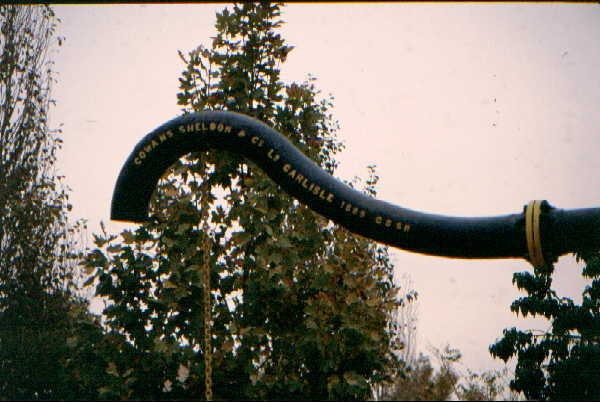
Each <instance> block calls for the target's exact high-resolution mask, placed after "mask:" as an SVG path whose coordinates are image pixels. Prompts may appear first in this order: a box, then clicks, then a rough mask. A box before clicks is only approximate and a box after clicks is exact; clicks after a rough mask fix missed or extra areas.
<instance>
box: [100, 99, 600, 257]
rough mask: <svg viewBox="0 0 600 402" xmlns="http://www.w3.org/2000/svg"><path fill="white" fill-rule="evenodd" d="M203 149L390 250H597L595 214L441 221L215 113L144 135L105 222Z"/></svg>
mask: <svg viewBox="0 0 600 402" xmlns="http://www.w3.org/2000/svg"><path fill="white" fill-rule="evenodd" d="M211 148H219V149H226V150H230V151H233V152H237V153H240V154H242V155H244V156H246V157H248V158H249V159H250V160H252V161H253V162H255V163H256V164H257V165H258V166H260V167H261V168H262V169H263V170H264V171H265V172H266V173H267V174H268V175H269V176H270V177H271V178H272V179H273V180H274V181H275V182H276V183H278V184H279V185H280V186H281V187H282V188H283V189H284V190H285V191H286V192H287V193H289V194H291V195H293V196H294V197H296V198H297V199H299V200H300V201H302V202H303V203H305V204H306V205H308V206H309V207H310V208H312V209H313V210H315V211H316V212H318V213H320V214H321V215H323V216H325V217H327V218H329V219H331V220H332V221H334V222H336V223H338V224H340V225H342V226H344V227H346V228H347V229H349V230H350V231H352V232H354V233H357V234H360V235H362V236H365V237H368V238H370V239H373V240H376V241H378V242H381V243H384V244H387V245H390V246H393V247H398V248H401V249H405V250H409V251H415V252H419V253H424V254H429V255H438V256H444V257H455V258H519V257H522V258H526V259H528V260H529V261H530V262H532V263H533V264H534V265H543V264H545V263H547V262H550V261H553V260H554V259H556V258H557V257H558V256H559V255H561V254H565V253H567V252H573V251H578V250H581V249H582V247H585V249H590V248H593V249H597V248H599V246H600V209H582V210H574V211H565V210H558V209H555V208H553V207H551V206H550V205H549V204H548V203H547V202H545V201H544V202H541V203H540V202H535V203H533V204H531V205H530V206H527V207H526V208H525V210H524V212H522V213H518V214H512V215H503V216H494V217H448V216H442V215H433V214H426V213H422V212H417V211H414V210H410V209H406V208H401V207H398V206H396V205H392V204H390V203H387V202H385V201H380V200H377V199H375V198H372V197H369V196H367V195H365V194H362V193H360V192H358V191H356V190H353V189H352V188H350V187H348V186H347V185H345V184H343V183H342V182H340V181H339V180H337V179H335V178H334V177H332V176H331V175H329V174H328V173H327V172H325V171H324V170H322V169H321V168H320V167H319V166H318V165H317V164H316V163H314V162H313V161H311V160H310V159H309V158H307V157H306V156H305V155H304V154H302V153H301V152H300V151H299V150H298V149H297V148H296V147H295V146H294V145H293V144H292V143H291V142H290V141H289V140H288V139H287V138H285V137H284V136H282V135H281V134H280V133H278V132H277V131H275V130H273V129H272V128H270V127H268V126H267V125H266V124H264V123H262V122H260V121H258V120H256V119H254V118H251V117H248V116H245V115H242V114H238V113H234V112H222V111H207V112H202V113H192V114H187V115H183V116H180V117H177V118H175V119H172V120H170V121H169V122H167V123H165V124H163V125H161V126H160V127H158V128H157V129H155V130H154V131H152V132H151V133H150V134H148V135H146V136H145V137H144V138H143V139H142V140H141V141H140V142H139V143H138V144H137V146H136V147H135V149H134V150H133V152H132V154H131V155H130V156H129V158H128V159H127V161H126V163H125V165H124V166H123V168H122V170H121V173H120V175H119V178H118V180H117V184H116V187H115V190H114V194H113V199H112V208H111V219H114V220H124V221H133V222H142V221H144V220H146V219H147V215H148V205H149V201H150V197H151V195H152V193H153V191H154V189H155V187H156V184H157V182H158V179H159V178H160V177H161V176H162V175H163V174H164V172H165V171H166V169H167V168H168V167H169V166H170V165H171V164H173V163H174V162H175V161H176V160H177V159H178V158H180V157H182V156H184V155H186V154H188V153H190V152H193V151H201V150H207V149H211ZM528 208H529V212H527V211H528ZM527 219H529V220H527ZM542 243H543V247H542V246H541V244H542ZM536 244H537V246H536ZM536 247H537V248H536ZM536 252H537V253H538V254H539V256H538V257H537V258H534V257H535V256H533V254H535V253H536Z"/></svg>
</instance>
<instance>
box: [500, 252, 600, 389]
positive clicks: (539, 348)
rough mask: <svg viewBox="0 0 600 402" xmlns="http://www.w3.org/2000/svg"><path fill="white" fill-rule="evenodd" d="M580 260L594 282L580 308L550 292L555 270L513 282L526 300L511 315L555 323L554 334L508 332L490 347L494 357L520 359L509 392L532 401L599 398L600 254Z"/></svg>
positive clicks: (516, 304) (518, 275)
mask: <svg viewBox="0 0 600 402" xmlns="http://www.w3.org/2000/svg"><path fill="white" fill-rule="evenodd" d="M577 259H578V261H580V260H583V261H585V263H586V266H585V267H584V268H583V272H582V274H583V276H585V277H587V278H589V279H590V280H591V281H592V282H591V285H589V286H586V288H585V289H584V292H583V300H582V303H581V305H577V304H575V303H574V302H573V300H571V299H569V298H566V297H559V296H558V295H557V293H556V291H554V290H553V289H551V285H552V273H553V269H554V267H553V266H551V265H549V266H546V267H543V268H538V269H535V270H534V272H533V274H532V273H529V272H520V273H516V274H515V275H514V277H513V283H516V285H517V287H518V288H519V289H521V290H525V291H526V292H527V296H525V297H521V298H519V299H517V300H515V301H514V302H513V304H512V305H511V310H512V311H514V312H515V313H517V314H519V313H521V314H523V315H524V316H527V315H528V314H532V315H533V316H536V315H540V316H543V317H546V318H547V319H549V320H550V321H551V328H550V330H549V331H547V332H542V333H534V331H520V330H518V329H517V328H511V329H505V330H504V336H503V337H502V338H501V339H499V340H498V341H497V342H496V343H495V344H493V345H491V346H490V353H491V354H492V355H493V356H495V357H498V358H500V359H502V360H504V361H507V360H508V359H510V358H511V357H516V358H517V365H516V368H515V378H514V380H513V381H512V382H511V388H512V389H513V390H515V391H518V392H523V393H524V394H525V396H526V397H527V398H528V399H542V400H555V399H558V400H564V399H573V400H598V399H600V384H599V383H598V378H600V377H599V376H600V253H597V252H581V253H578V254H577Z"/></svg>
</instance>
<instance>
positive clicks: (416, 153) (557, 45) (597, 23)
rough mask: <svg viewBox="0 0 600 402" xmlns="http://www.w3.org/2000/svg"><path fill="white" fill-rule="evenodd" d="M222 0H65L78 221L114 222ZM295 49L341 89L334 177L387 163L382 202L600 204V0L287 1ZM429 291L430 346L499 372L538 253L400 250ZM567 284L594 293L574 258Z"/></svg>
mask: <svg viewBox="0 0 600 402" xmlns="http://www.w3.org/2000/svg"><path fill="white" fill-rule="evenodd" d="M224 6H225V4H208V5H202V4H198V5H194V4H180V5H166V4H164V5H103V6H89V5H68V6H54V8H55V10H56V12H57V15H58V16H59V18H61V19H62V21H63V22H62V24H61V27H60V32H61V35H63V36H65V37H66V41H65V42H64V44H63V46H62V47H61V48H60V50H59V53H58V55H57V56H56V57H55V60H56V66H55V67H56V70H57V71H58V72H59V77H58V80H59V82H58V83H57V84H56V86H55V90H54V97H55V99H56V100H57V107H56V108H55V109H54V111H53V113H52V124H54V125H55V126H58V125H59V124H63V126H62V130H63V134H62V138H63V139H64V141H65V144H64V149H63V151H62V152H61V154H60V158H61V160H60V165H59V166H60V169H61V173H63V174H65V175H66V176H67V183H68V184H69V185H70V187H71V188H72V194H71V201H72V203H73V204H74V210H73V218H79V217H81V218H87V219H88V220H89V226H90V231H96V230H98V227H99V226H98V225H99V222H100V221H104V222H105V223H107V224H108V227H109V228H110V229H111V230H113V231H118V230H120V229H121V228H123V227H126V226H127V225H124V224H119V223H114V222H109V219H110V218H109V209H110V199H111V196H112V191H113V186H114V184H115V180H116V178H117V175H118V172H119V170H120V168H121V166H122V164H123V163H124V161H125V159H126V158H127V156H128V155H129V153H130V152H131V151H132V149H133V147H134V146H135V144H136V143H137V142H138V141H139V140H140V139H141V138H142V137H143V136H144V135H145V134H146V133H148V132H149V131H151V130H153V129H154V128H155V127H157V126H158V125H160V124H162V123H163V122H165V121H167V120H169V119H171V118H172V117H175V116H176V115H178V114H179V107H178V106H177V105H176V93H177V91H178V78H179V76H180V73H181V71H182V70H183V68H184V65H183V63H182V62H181V61H180V59H179V58H178V56H177V50H182V51H183V52H184V53H185V52H187V51H188V50H191V49H193V48H195V47H196V46H197V45H199V44H201V43H202V44H205V45H209V44H210V37H211V36H214V34H215V30H214V21H215V11H217V10H220V9H222V8H223V7H224ZM283 19H284V20H285V21H286V24H285V25H284V27H283V29H282V34H283V36H284V38H286V40H287V41H288V43H289V44H291V45H294V46H295V49H294V50H293V52H292V53H291V54H290V56H289V58H288V62H287V63H285V64H284V65H282V79H283V80H284V81H286V82H289V81H302V80H304V79H305V78H306V76H307V74H308V73H311V74H313V75H315V76H316V77H317V78H318V81H317V86H318V87H319V88H320V89H321V90H322V91H323V93H324V94H328V93H331V94H333V95H334V96H335V109H334V110H333V113H334V116H335V117H336V118H337V119H338V120H339V121H340V123H341V131H340V137H341V139H342V140H343V141H344V142H345V144H346V150H345V151H344V152H343V153H342V154H341V155H340V158H339V159H340V160H341V166H340V169H339V170H338V172H337V173H336V176H337V177H339V178H341V179H351V178H352V177H353V176H355V175H359V176H363V177H364V176H365V173H366V166H367V165H368V164H376V165H377V166H378V173H379V175H380V176H381V181H380V186H379V198H381V199H384V200H386V201H389V202H392V203H394V204H397V205H401V206H405V207H408V208H411V209H416V210H421V211H426V212H431V213H439V214H448V215H460V216H486V215H498V214H509V213H517V212H520V211H521V210H522V208H523V206H524V205H525V204H526V203H527V202H528V201H530V200H533V199H547V200H548V201H550V203H551V204H552V205H554V206H556V207H560V208H583V207H593V206H598V205H600V187H599V186H598V180H597V176H596V175H597V172H599V171H600V158H598V154H599V151H600V136H599V132H598V131H599V127H600V114H599V113H598V105H600V74H598V72H599V71H600V47H599V46H598V38H600V6H598V5H596V4H565V3H559V4H551V3H548V4H518V3H517V4H515V3H510V4H500V3H494V4H485V3H482V4H472V3H471V4H469V3H456V4H447V3H445V4H435V3H426V4H418V3H408V4H403V3H374V4H368V3H346V4H343V3H340V4H289V5H287V6H286V7H284V9H283ZM392 255H393V260H394V263H395V265H396V269H397V272H398V274H399V275H401V274H402V273H408V274H409V275H410V276H411V278H412V279H413V282H414V287H415V289H416V290H417V291H418V292H419V294H420V297H419V299H420V301H419V323H418V327H419V329H418V347H419V349H420V350H422V351H424V352H428V347H429V346H430V345H433V346H435V347H443V346H444V345H445V344H446V343H449V344H450V345H451V346H453V347H456V348H459V349H460V350H461V351H462V353H463V355H464V363H465V365H466V366H467V367H469V368H471V369H474V370H483V369H489V368H498V367H501V366H502V364H501V362H500V361H497V360H493V359H492V358H491V357H490V355H489V353H488V346H489V345H490V344H491V343H493V342H494V341H495V340H496V339H497V338H498V337H500V336H501V334H502V329H503V328H508V327H512V326H517V327H520V328H540V329H545V328H546V327H547V326H548V325H547V323H546V322H544V321H542V320H524V319H522V318H517V317H516V316H515V315H514V314H512V313H511V312H510V310H509V306H510V304H511V302H512V301H513V300H514V299H515V298H517V297H519V296H522V295H523V294H521V293H519V292H518V291H517V290H516V289H515V288H514V287H513V285H512V283H511V280H512V275H513V273H514V272H517V271H523V270H530V269H531V268H530V266H529V265H528V264H527V263H526V262H525V261H524V260H500V261H498V260H496V261H483V260H473V261H465V260H452V259H444V258H438V257H428V256H423V255H419V254H413V253H409V252H405V251H402V250H393V252H392ZM556 269H557V273H556V275H555V287H556V289H557V290H558V292H559V294H560V295H563V296H568V297H572V298H574V299H575V300H577V301H580V300H581V292H582V290H583V287H584V286H585V283H586V282H585V281H584V280H583V279H582V278H581V275H580V271H581V267H580V266H577V264H575V262H574V260H573V259H572V258H571V257H564V258H561V259H560V261H559V263H558V264H557V265H556Z"/></svg>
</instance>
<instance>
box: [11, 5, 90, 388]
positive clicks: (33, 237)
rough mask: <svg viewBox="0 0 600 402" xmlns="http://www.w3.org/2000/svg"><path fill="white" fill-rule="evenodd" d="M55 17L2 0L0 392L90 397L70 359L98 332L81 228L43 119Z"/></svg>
mask: <svg viewBox="0 0 600 402" xmlns="http://www.w3.org/2000/svg"><path fill="white" fill-rule="evenodd" d="M57 23H58V21H57V19H56V17H55V16H54V13H53V11H52V9H51V8H50V7H48V6H15V5H1V6H0V362H1V363H0V398H2V399H48V398H51V399H62V398H76V397H81V398H86V397H91V396H93V395H95V387H94V386H91V387H87V388H86V386H85V384H84V383H83V382H82V383H79V382H78V380H77V376H78V374H77V370H78V367H79V365H80V363H79V362H78V361H73V360H72V359H73V358H74V357H76V356H78V354H79V353H84V351H85V350H84V349H82V348H81V347H80V346H77V342H78V339H80V334H81V333H84V332H86V331H87V332H89V328H88V327H90V326H91V327H90V328H96V332H95V334H96V335H100V334H101V331H100V329H99V328H97V327H95V326H94V325H93V319H92V317H89V315H88V313H87V304H86V303H85V302H84V301H83V300H82V299H80V298H78V297H77V296H76V295H75V294H74V293H76V292H74V289H75V288H76V283H75V282H76V280H77V279H78V278H77V260H78V259H79V256H78V255H77V253H76V252H75V250H76V244H75V243H76V235H77V234H78V233H79V229H80V227H79V226H78V225H75V226H74V227H73V226H71V225H69V223H68V220H67V212H68V211H69V210H70V208H71V207H70V205H69V203H68V196H67V193H66V191H65V190H64V188H63V186H62V182H61V179H62V178H61V177H59V176H57V175H56V174H55V173H54V163H55V161H56V152H57V150H58V148H59V147H60V143H61V141H60V139H59V138H58V132H57V131H54V130H51V129H50V128H49V127H48V124H47V116H48V111H49V108H50V105H51V104H52V102H53V101H52V99H51V98H50V92H51V86H52V83H53V82H54V71H53V69H52V61H51V59H50V52H51V51H52V50H53V49H54V46H55V42H56V41H58V42H59V44H60V42H61V41H62V39H61V38H57V37H56V36H55V30H56V26H57ZM85 328H88V329H87V330H86V329H85ZM92 332H93V331H92ZM90 334H91V333H90ZM88 371H89V370H88ZM90 381H94V380H93V379H92V380H90Z"/></svg>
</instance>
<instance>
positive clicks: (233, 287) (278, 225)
mask: <svg viewBox="0 0 600 402" xmlns="http://www.w3.org/2000/svg"><path fill="white" fill-rule="evenodd" d="M281 24H282V21H281V19H280V5H277V4H270V3H268V2H260V3H242V4H235V5H234V6H233V7H232V9H231V10H229V9H225V10H224V11H222V12H221V13H218V14H217V22H216V28H217V34H216V36H215V37H214V38H213V42H212V47H211V48H210V49H207V48H204V47H202V46H200V47H198V48H197V49H195V50H193V51H191V52H189V53H188V54H187V55H185V54H183V53H182V52H180V57H181V59H182V60H183V61H184V62H185V64H186V68H185V70H184V71H183V73H182V77H181V78H180V88H181V92H180V93H179V94H178V102H179V104H180V105H181V106H182V107H183V110H184V112H189V111H199V110H205V109H218V110H231V111H237V112H241V113H245V114H248V115H252V116H255V117H256V118H258V119H260V120H262V121H265V122H267V123H268V124H270V125H272V126H273V127H275V128H276V129H277V130H279V131H280V132H282V133H284V134H285V135H287V136H288V138H290V140H291V141H293V142H294V143H295V144H296V146H298V147H299V148H300V149H302V150H303V151H304V152H305V153H306V154H307V155H308V156H310V157H311V158H312V159H313V160H315V161H316V162H317V163H319V164H320V165H321V166H322V167H323V168H325V169H327V170H328V171H330V172H333V171H334V169H335V168H336V166H337V162H336V160H335V155H336V154H337V153H338V152H339V151H340V150H341V149H342V144H341V143H340V142H339V141H338V139H337V128H338V125H337V122H335V121H334V120H333V118H332V116H331V113H330V109H331V107H332V99H331V98H326V99H321V97H320V94H319V92H318V91H317V89H316V87H315V79H314V78H312V77H309V78H308V79H307V80H306V81H305V82H303V83H291V84H285V83H283V82H281V81H280V80H279V75H280V71H279V66H280V64H281V63H283V62H285V60H286V57H287V56H288V54H289V52H290V51H291V50H292V47H291V46H287V45H285V42H284V40H283V38H282V37H281V36H280V34H279V33H277V28H279V27H280V26H281ZM376 184H377V176H376V174H375V173H374V170H373V169H371V171H370V176H369V178H368V179H367V180H366V186H365V188H364V191H365V192H367V193H368V194H371V195H374V194H375V186H376ZM201 205H209V206H210V207H209V211H208V212H209V213H208V214H207V217H208V218H207V220H208V224H209V226H210V230H209V231H208V232H207V231H204V230H202V227H203V225H204V222H203V221H202V211H201V209H200V206H201ZM151 214H152V221H151V222H149V223H146V224H144V225H142V226H140V227H138V228H137V229H136V230H134V231H125V232H123V233H121V235H120V236H119V237H116V236H108V235H107V234H106V233H104V234H102V235H99V236H97V237H96V245H97V248H96V249H95V250H93V251H90V252H89V253H88V255H87V257H86V261H85V266H86V269H88V271H89V272H90V273H91V274H92V278H94V279H91V280H95V281H96V282H95V283H96V292H97V295H99V296H103V297H105V298H106V299H107V300H108V301H109V305H108V307H107V308H106V309H105V311H104V315H105V317H106V322H105V326H106V331H107V334H108V336H109V337H110V345H111V346H110V347H108V352H102V353H103V354H102V356H103V359H104V361H105V367H106V372H107V373H109V374H110V375H111V376H113V377H114V378H115V379H116V380H118V381H114V382H112V383H111V384H109V385H107V386H104V387H102V388H101V390H100V392H101V394H102V396H103V397H108V398H141V399H171V398H175V399H177V398H183V397H185V398H202V397H203V396H204V378H203V377H204V366H203V364H204V363H203V354H204V353H205V352H206V351H205V350H204V344H203V341H202V334H203V325H204V324H203V323H204V319H203V313H202V294H203V292H204V289H203V287H202V284H201V270H203V269H205V268H206V267H205V266H204V264H203V261H204V257H205V256H204V255H203V251H202V250H203V246H202V245H203V244H204V242H206V241H208V244H209V251H210V253H209V254H210V255H209V269H210V273H211V285H212V289H211V297H212V324H213V328H212V334H213V336H212V351H211V352H212V354H213V358H212V359H213V377H214V378H213V382H214V396H215V399H310V400H321V399H367V398H370V396H371V385H372V384H374V383H377V382H381V381H385V380H387V379H389V378H390V374H391V373H392V372H393V371H396V370H397V367H398V359H397V358H396V357H395V354H394V353H393V350H391V349H390V348H389V345H390V344H391V338H392V337H391V335H392V334H391V332H390V330H389V328H388V326H387V325H386V324H387V318H388V316H389V312H390V311H391V310H393V309H394V308H395V307H397V306H398V305H399V303H400V302H401V300H399V297H398V291H399V289H398V288H397V287H396V286H395V285H394V283H393V280H392V268H393V267H392V265H391V262H390V260H389V256H388V252H387V249H386V248H385V247H381V246H378V245H377V244H375V243H374V242H372V241H369V240H366V239H363V238H360V237H357V236H354V235H351V234H350V233H348V232H347V231H346V230H345V229H342V228H340V227H338V226H336V225H333V224H332V223H330V222H328V221H327V220H325V219H324V218H323V217H321V216H319V215H317V214H316V213H314V212H312V211H311V210H309V209H308V208H306V207H304V206H302V205H300V204H299V203H298V202H297V201H295V200H293V199H292V198H290V197H289V196H287V195H286V194H285V193H283V192H282V191H281V190H280V189H279V188H278V186H277V185H276V184H275V183H273V182H272V181H271V180H270V179H269V178H268V177H267V176H266V175H265V174H264V173H263V172H261V171H260V170H258V169H256V168H255V167H254V166H253V165H252V164H248V163H246V162H243V161H241V160H240V158H238V157H236V156H235V155H232V154H229V153H227V152H223V151H210V152H203V153H195V154H190V155H188V156H187V157H186V158H183V159H181V160H180V161H178V162H177V163H176V164H175V165H173V166H172V167H171V169H170V171H169V173H168V174H167V175H166V176H165V177H164V178H163V179H162V180H161V183H160V184H159V188H158V189H157V194H156V196H155V197H154V199H153V201H152V206H151ZM400 299H401V298H400ZM182 373H185V375H182Z"/></svg>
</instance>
